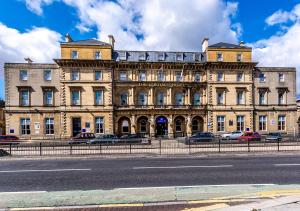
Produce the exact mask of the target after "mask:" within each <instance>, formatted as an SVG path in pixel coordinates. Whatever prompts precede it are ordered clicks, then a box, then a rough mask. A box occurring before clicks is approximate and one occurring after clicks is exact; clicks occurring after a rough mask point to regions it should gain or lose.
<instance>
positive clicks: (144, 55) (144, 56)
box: [139, 52, 146, 61]
mask: <svg viewBox="0 0 300 211" xmlns="http://www.w3.org/2000/svg"><path fill="white" fill-rule="evenodd" d="M139 60H140V61H145V60H146V53H145V52H140V53H139Z"/></svg>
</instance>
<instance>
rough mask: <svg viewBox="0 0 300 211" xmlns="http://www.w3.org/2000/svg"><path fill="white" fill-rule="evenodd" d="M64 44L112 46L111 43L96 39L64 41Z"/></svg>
mask: <svg viewBox="0 0 300 211" xmlns="http://www.w3.org/2000/svg"><path fill="white" fill-rule="evenodd" d="M61 44H64V45H93V46H111V45H110V44H109V43H106V42H102V41H99V40H96V39H87V40H77V41H72V42H62V43H61Z"/></svg>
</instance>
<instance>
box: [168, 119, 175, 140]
mask: <svg viewBox="0 0 300 211" xmlns="http://www.w3.org/2000/svg"><path fill="white" fill-rule="evenodd" d="M173 124H174V123H173V116H172V115H169V118H168V136H169V138H174V130H173Z"/></svg>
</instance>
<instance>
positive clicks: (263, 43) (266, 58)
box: [253, 4, 300, 94]
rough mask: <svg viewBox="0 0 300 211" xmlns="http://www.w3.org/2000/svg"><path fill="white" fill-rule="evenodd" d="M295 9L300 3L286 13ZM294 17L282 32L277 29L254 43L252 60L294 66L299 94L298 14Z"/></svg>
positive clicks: (299, 46) (299, 92)
mask: <svg viewBox="0 0 300 211" xmlns="http://www.w3.org/2000/svg"><path fill="white" fill-rule="evenodd" d="M297 11H298V12H299V11H300V4H298V5H296V6H295V7H294V9H293V10H292V11H291V12H288V13H290V14H292V13H293V14H297ZM298 14H300V13H298ZM294 17H295V19H294V24H293V25H292V26H289V27H286V28H285V29H284V32H282V31H279V33H277V34H278V35H274V36H272V37H270V38H268V39H264V40H260V41H257V42H256V43H254V44H253V47H254V49H253V55H254V60H255V61H259V66H279V67H284V66H289V67H290V66H292V67H296V68H297V90H298V94H300V72H299V71H300V59H299V58H300V51H299V49H300V40H299V37H300V21H299V20H300V16H296V15H295V16H294ZM278 23H279V22H278Z"/></svg>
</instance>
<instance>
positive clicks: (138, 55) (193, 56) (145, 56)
mask: <svg viewBox="0 0 300 211" xmlns="http://www.w3.org/2000/svg"><path fill="white" fill-rule="evenodd" d="M205 59H206V58H205V54H204V53H201V52H170V51H124V50H115V51H114V53H113V60H115V61H130V62H179V63H180V62H204V61H205Z"/></svg>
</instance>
